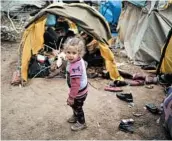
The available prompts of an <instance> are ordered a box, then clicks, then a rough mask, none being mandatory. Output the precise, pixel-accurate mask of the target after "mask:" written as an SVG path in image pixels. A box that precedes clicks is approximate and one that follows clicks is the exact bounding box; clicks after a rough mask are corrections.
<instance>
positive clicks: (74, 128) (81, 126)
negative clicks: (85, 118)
mask: <svg viewBox="0 0 172 141" xmlns="http://www.w3.org/2000/svg"><path fill="white" fill-rule="evenodd" d="M85 128H87V125H86V123H83V124H81V123H79V122H78V121H77V122H76V123H75V124H74V125H72V126H71V130H72V131H79V130H83V129H85Z"/></svg>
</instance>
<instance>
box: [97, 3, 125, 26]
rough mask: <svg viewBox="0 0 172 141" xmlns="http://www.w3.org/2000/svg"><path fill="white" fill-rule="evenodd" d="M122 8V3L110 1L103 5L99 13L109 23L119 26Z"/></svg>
mask: <svg viewBox="0 0 172 141" xmlns="http://www.w3.org/2000/svg"><path fill="white" fill-rule="evenodd" d="M121 7H122V3H121V1H113V0H109V1H107V2H104V3H103V2H102V3H101V5H100V9H99V11H100V13H101V14H102V15H103V16H104V17H105V18H106V20H107V21H108V22H109V23H112V24H117V23H118V19H119V15H120V13H121Z"/></svg>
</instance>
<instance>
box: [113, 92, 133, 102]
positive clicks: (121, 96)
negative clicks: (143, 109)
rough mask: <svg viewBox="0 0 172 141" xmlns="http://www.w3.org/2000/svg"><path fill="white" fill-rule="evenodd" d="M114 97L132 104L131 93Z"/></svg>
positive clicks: (118, 94)
mask: <svg viewBox="0 0 172 141" xmlns="http://www.w3.org/2000/svg"><path fill="white" fill-rule="evenodd" d="M116 96H117V97H118V98H119V99H121V100H124V101H126V102H133V96H132V94H131V93H117V94H116Z"/></svg>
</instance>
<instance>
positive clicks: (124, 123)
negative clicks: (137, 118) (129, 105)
mask: <svg viewBox="0 0 172 141" xmlns="http://www.w3.org/2000/svg"><path fill="white" fill-rule="evenodd" d="M133 124H134V120H133V119H123V120H121V122H120V124H119V129H120V130H121V131H124V132H130V133H133V132H134V128H133Z"/></svg>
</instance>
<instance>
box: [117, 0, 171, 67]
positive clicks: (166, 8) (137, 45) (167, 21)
mask: <svg viewBox="0 0 172 141" xmlns="http://www.w3.org/2000/svg"><path fill="white" fill-rule="evenodd" d="M123 3H124V7H123V8H122V12H121V15H120V18H119V22H118V31H119V34H118V35H119V36H118V37H119V41H120V42H118V43H119V44H121V46H122V47H125V50H126V52H127V55H128V57H129V58H130V59H132V60H133V61H134V63H135V64H136V65H148V64H150V63H151V62H153V61H160V57H161V50H162V48H163V46H164V44H165V40H166V38H167V35H168V32H169V31H170V29H171V27H172V14H171V13H172V5H170V1H166V2H165V3H163V5H162V3H161V2H160V1H145V2H143V1H128V2H127V1H124V2H123Z"/></svg>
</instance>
